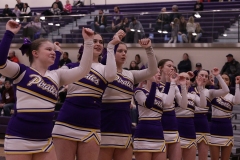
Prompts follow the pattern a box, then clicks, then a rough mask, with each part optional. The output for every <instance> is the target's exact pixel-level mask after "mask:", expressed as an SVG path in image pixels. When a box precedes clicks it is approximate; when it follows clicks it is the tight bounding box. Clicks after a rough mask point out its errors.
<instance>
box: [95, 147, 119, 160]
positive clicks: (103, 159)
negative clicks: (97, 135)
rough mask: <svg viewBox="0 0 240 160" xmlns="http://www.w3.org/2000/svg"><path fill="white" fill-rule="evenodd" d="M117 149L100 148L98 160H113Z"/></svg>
mask: <svg viewBox="0 0 240 160" xmlns="http://www.w3.org/2000/svg"><path fill="white" fill-rule="evenodd" d="M114 150H115V148H100V152H99V156H98V160H112V159H113V153H114Z"/></svg>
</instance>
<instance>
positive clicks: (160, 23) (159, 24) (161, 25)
mask: <svg viewBox="0 0 240 160" xmlns="http://www.w3.org/2000/svg"><path fill="white" fill-rule="evenodd" d="M166 11H167V9H166V8H165V7H164V8H162V10H161V13H160V14H159V15H158V17H157V20H156V25H155V31H158V30H161V31H163V30H165V31H168V30H169V29H170V25H169V15H168V14H166V13H165V14H164V12H166Z"/></svg>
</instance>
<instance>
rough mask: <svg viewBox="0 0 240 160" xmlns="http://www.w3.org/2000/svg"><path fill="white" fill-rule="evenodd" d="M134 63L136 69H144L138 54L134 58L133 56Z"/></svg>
mask: <svg viewBox="0 0 240 160" xmlns="http://www.w3.org/2000/svg"><path fill="white" fill-rule="evenodd" d="M135 62H136V63H137V66H138V68H139V69H140V70H142V69H145V68H146V67H145V65H144V64H143V62H142V61H141V57H140V55H139V54H136V56H135Z"/></svg>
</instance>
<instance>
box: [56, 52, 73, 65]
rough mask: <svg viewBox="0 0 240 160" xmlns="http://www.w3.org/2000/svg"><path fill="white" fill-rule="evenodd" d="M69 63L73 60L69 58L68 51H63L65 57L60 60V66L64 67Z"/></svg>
mask: <svg viewBox="0 0 240 160" xmlns="http://www.w3.org/2000/svg"><path fill="white" fill-rule="evenodd" d="M68 63H72V61H71V60H70V59H69V58H68V52H64V53H63V59H61V60H60V62H59V67H62V66H64V65H66V64H68Z"/></svg>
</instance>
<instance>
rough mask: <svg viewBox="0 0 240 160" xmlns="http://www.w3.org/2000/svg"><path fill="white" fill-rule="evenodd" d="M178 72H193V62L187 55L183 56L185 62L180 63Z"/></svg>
mask: <svg viewBox="0 0 240 160" xmlns="http://www.w3.org/2000/svg"><path fill="white" fill-rule="evenodd" d="M178 70H179V73H182V72H188V71H191V70H192V64H191V61H190V60H189V56H188V54H187V53H184V54H183V60H182V61H180V62H179V64H178Z"/></svg>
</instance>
